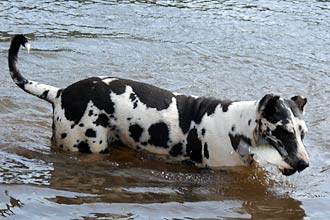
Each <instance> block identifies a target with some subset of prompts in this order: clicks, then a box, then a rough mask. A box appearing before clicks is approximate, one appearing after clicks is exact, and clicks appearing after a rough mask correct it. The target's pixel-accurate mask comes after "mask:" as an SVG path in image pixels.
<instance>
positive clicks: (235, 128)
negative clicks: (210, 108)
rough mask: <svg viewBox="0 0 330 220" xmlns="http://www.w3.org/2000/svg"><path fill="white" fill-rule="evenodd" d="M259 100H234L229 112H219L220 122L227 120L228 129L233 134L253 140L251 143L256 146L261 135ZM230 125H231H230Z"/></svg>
mask: <svg viewBox="0 0 330 220" xmlns="http://www.w3.org/2000/svg"><path fill="white" fill-rule="evenodd" d="M258 106H259V101H240V102H233V103H232V104H231V105H230V106H229V109H228V111H227V112H223V113H220V114H219V117H218V119H219V121H218V123H219V124H222V126H223V123H224V122H225V123H226V124H227V126H228V128H227V129H229V131H230V132H231V133H232V134H233V135H240V136H242V137H244V138H246V139H249V140H251V143H250V144H251V145H252V146H256V145H257V144H258V143H259V141H260V137H259V134H258V130H259V129H258V126H259V125H258V124H259V121H260V120H259V118H260V114H259V111H258ZM229 126H230V127H229Z"/></svg>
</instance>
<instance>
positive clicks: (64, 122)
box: [8, 35, 309, 175]
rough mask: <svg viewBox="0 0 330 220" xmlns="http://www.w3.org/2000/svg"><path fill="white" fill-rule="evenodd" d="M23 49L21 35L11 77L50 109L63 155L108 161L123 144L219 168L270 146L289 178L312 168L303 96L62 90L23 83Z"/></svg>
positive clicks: (115, 82) (105, 83)
mask: <svg viewBox="0 0 330 220" xmlns="http://www.w3.org/2000/svg"><path fill="white" fill-rule="evenodd" d="M21 45H22V46H24V47H26V48H27V49H29V46H30V45H29V43H28V41H27V39H26V38H25V37H24V36H23V35H16V36H15V37H14V38H13V40H12V42H11V46H10V49H9V56H8V62H9V70H10V74H11V77H12V79H13V80H14V82H15V83H16V84H17V85H18V86H19V87H20V88H22V89H23V90H24V91H26V92H28V93H30V94H32V95H35V96H38V97H39V98H41V99H44V100H46V101H48V102H50V103H51V104H52V106H53V110H54V113H53V137H52V141H53V142H54V144H55V145H56V146H59V147H60V148H63V149H64V150H68V151H79V152H84V153H106V152H108V149H109V147H111V145H113V144H114V143H116V142H120V143H122V144H124V145H126V146H129V147H131V148H133V149H137V150H145V151H148V152H152V153H155V154H163V155H168V157H169V158H171V159H173V160H177V161H183V160H189V161H191V162H193V163H195V164H196V165H199V166H204V167H220V166H237V165H244V164H249V163H251V162H253V156H252V155H251V154H250V153H249V151H248V150H247V151H246V152H243V151H244V150H242V149H243V147H242V146H241V143H245V144H247V145H248V146H251V147H257V146H258V145H259V144H261V143H265V142H267V143H268V144H270V145H271V146H272V147H273V148H274V150H275V151H276V152H277V154H279V155H280V157H281V159H282V166H281V167H280V170H281V171H282V173H283V174H284V175H291V174H293V173H295V172H296V171H299V172H300V171H302V170H304V169H305V168H306V167H308V165H309V156H308V154H307V152H306V149H305V147H304V144H303V138H304V135H305V133H306V132H307V128H306V125H305V122H304V120H303V118H302V113H303V110H304V106H305V104H306V102H307V100H306V98H304V97H302V96H294V97H292V98H291V99H284V98H281V97H279V96H276V95H271V94H268V95H265V96H264V97H263V98H261V99H260V100H257V101H228V100H226V101H223V100H219V99H213V98H206V97H192V96H185V95H180V94H175V93H172V92H169V91H167V90H164V89H160V88H157V87H155V86H152V85H148V84H145V83H141V82H136V81H132V80H128V79H120V78H116V77H103V76H102V77H92V78H87V79H83V80H81V81H78V82H76V83H74V84H72V85H70V86H68V87H66V88H64V89H60V88H55V87H53V86H49V85H45V84H40V83H37V82H34V81H30V80H27V79H26V78H24V77H23V76H22V75H21V73H20V72H19V70H18V68H17V54H18V51H19V48H20V46H21ZM245 150H246V149H245ZM283 164H284V165H283Z"/></svg>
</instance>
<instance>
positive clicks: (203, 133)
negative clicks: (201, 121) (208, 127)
mask: <svg viewBox="0 0 330 220" xmlns="http://www.w3.org/2000/svg"><path fill="white" fill-rule="evenodd" d="M202 135H203V136H204V135H205V128H203V129H202Z"/></svg>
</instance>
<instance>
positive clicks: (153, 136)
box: [148, 122, 169, 148]
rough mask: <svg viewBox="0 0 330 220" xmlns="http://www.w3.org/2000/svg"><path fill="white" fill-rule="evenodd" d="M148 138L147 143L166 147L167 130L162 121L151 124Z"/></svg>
mask: <svg viewBox="0 0 330 220" xmlns="http://www.w3.org/2000/svg"><path fill="white" fill-rule="evenodd" d="M148 132H149V135H150V139H149V141H148V142H149V144H151V145H155V146H158V147H164V148H167V147H168V146H167V142H168V140H169V130H168V127H167V125H166V124H165V123H164V122H159V123H156V124H153V125H151V126H150V127H149V129H148Z"/></svg>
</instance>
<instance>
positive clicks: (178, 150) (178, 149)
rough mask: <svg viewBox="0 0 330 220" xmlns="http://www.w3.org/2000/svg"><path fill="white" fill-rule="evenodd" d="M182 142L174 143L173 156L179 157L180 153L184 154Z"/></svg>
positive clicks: (171, 151) (171, 152) (171, 153)
mask: <svg viewBox="0 0 330 220" xmlns="http://www.w3.org/2000/svg"><path fill="white" fill-rule="evenodd" d="M182 150H183V149H182V143H178V144H176V145H174V146H173V147H172V149H171V150H170V155H171V156H173V157H177V156H179V155H182V153H183V152H182Z"/></svg>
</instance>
